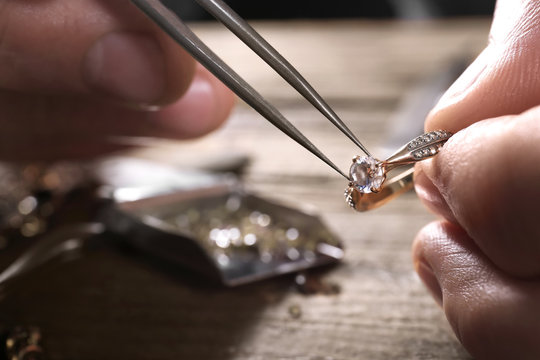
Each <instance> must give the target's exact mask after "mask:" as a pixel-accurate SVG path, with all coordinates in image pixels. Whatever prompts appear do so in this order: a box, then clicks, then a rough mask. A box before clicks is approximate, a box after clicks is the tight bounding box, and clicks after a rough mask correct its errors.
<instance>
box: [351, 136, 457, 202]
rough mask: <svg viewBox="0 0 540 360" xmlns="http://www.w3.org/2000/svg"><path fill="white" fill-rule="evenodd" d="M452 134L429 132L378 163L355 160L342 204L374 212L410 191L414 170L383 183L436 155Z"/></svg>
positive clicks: (361, 157)
mask: <svg viewBox="0 0 540 360" xmlns="http://www.w3.org/2000/svg"><path fill="white" fill-rule="evenodd" d="M452 135H453V134H452V133H450V132H448V131H443V130H438V131H431V132H428V133H425V134H423V135H420V136H418V137H416V138H415V139H413V140H412V141H410V142H408V143H407V144H405V145H404V146H403V147H402V148H401V149H399V150H398V151H396V152H395V153H394V154H393V155H392V156H390V157H389V158H388V159H386V160H384V161H381V160H377V159H375V158H373V157H371V156H357V157H355V158H354V159H353V163H352V165H351V169H350V171H349V178H350V179H351V181H350V182H349V186H348V188H347V189H346V190H345V200H346V201H347V203H348V204H349V205H350V206H351V207H352V208H353V209H355V210H357V211H367V210H371V209H375V208H377V207H379V206H381V205H383V204H385V203H387V202H388V201H390V200H392V199H393V198H395V197H397V196H399V195H401V194H403V193H405V192H407V191H409V190H410V189H412V187H413V173H414V168H408V169H406V170H404V171H402V172H401V173H399V174H397V175H396V176H394V177H392V178H390V179H389V180H388V181H386V177H387V174H388V172H389V171H390V170H393V169H396V168H398V167H401V166H410V165H411V164H414V163H415V162H418V161H422V160H425V159H428V158H430V157H433V156H435V155H437V154H438V153H439V151H440V149H441V148H442V147H443V145H444V144H445V143H446V142H447V141H448V139H450V137H451V136H452Z"/></svg>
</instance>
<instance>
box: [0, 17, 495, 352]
mask: <svg viewBox="0 0 540 360" xmlns="http://www.w3.org/2000/svg"><path fill="white" fill-rule="evenodd" d="M488 26H489V23H488V22H487V21H485V20H478V19H472V20H453V21H441V22H411V23H407V22H367V21H350V22H316V23H314V22H284V23H256V24H255V27H256V28H257V29H258V30H260V32H261V33H262V34H263V35H264V36H265V37H267V38H268V40H269V41H270V42H271V43H273V44H274V45H275V47H276V48H277V49H278V50H279V51H281V52H282V53H283V54H284V55H285V56H286V57H287V58H288V59H289V60H290V61H291V62H292V63H293V64H295V65H296V66H297V67H298V69H299V70H300V72H301V73H303V74H304V75H305V76H306V78H307V79H308V80H309V81H310V82H312V84H313V85H314V87H315V88H316V89H317V90H319V91H320V93H321V94H322V95H323V96H324V97H325V98H326V99H327V100H328V102H329V103H330V104H331V105H332V106H333V107H334V108H335V110H336V112H337V113H338V114H339V115H340V116H341V117H342V118H343V120H344V121H345V122H346V123H348V124H349V125H350V127H351V128H352V130H353V131H354V132H355V133H356V134H357V135H358V137H359V138H360V140H362V141H363V142H365V143H366V145H367V146H368V148H370V149H374V150H373V151H374V152H375V151H376V150H377V147H378V146H379V145H381V144H383V143H384V141H385V139H386V137H387V134H388V132H389V127H391V123H389V119H390V118H391V116H392V114H393V113H394V112H395V111H396V109H397V107H398V105H399V102H400V100H401V99H402V98H403V97H404V96H405V95H406V94H407V93H408V91H410V90H411V89H412V88H414V86H415V84H417V83H418V82H420V81H422V80H425V79H426V78H427V77H430V76H433V75H434V74H436V73H437V72H438V71H440V70H441V69H444V68H445V67H447V66H449V65H450V64H451V63H452V62H453V61H454V60H455V59H457V58H463V57H472V56H474V54H476V53H478V52H479V51H480V50H481V48H482V47H483V46H484V44H485V43H486V39H487V31H488ZM194 28H195V30H196V32H197V33H198V34H200V35H201V37H202V38H203V39H204V40H205V41H206V42H207V43H208V44H209V45H210V46H211V47H212V48H214V49H216V51H217V52H218V53H220V54H221V55H222V56H223V58H224V59H225V60H226V61H227V62H228V63H229V64H231V65H232V66H233V67H234V68H235V69H237V70H238V72H239V73H240V74H242V75H243V76H245V78H246V79H247V80H248V81H249V82H250V83H252V84H253V85H255V87H257V88H258V89H259V90H260V91H261V93H262V94H264V95H265V96H266V97H268V98H269V99H270V100H271V101H272V102H273V103H274V104H276V105H277V106H278V107H279V108H280V109H281V110H282V111H283V113H284V114H285V115H286V116H287V117H288V118H289V119H290V120H291V121H292V122H293V123H294V124H296V125H297V126H298V127H299V128H300V129H301V130H302V131H303V132H304V133H306V134H307V135H308V137H309V138H310V139H312V140H313V141H314V142H315V144H317V145H318V146H320V148H321V149H322V150H323V151H324V152H325V153H326V154H327V155H328V156H329V157H330V158H331V159H332V160H334V161H335V162H336V163H337V164H338V165H339V166H341V167H342V168H343V169H347V167H348V165H349V162H350V159H351V158H352V157H353V156H354V155H356V154H357V152H358V150H357V149H355V147H354V145H353V144H351V143H350V142H349V141H348V140H346V139H345V137H344V136H342V135H341V134H340V133H338V132H337V130H335V129H334V128H333V127H332V126H331V125H330V124H329V123H328V122H327V121H326V120H325V119H324V118H323V117H322V116H321V115H319V114H318V113H317V112H316V111H314V110H313V109H312V108H311V107H310V106H309V105H308V104H307V102H306V101H305V100H303V99H301V98H299V96H298V95H297V94H295V93H294V92H293V91H292V90H291V89H290V88H289V87H288V86H286V85H285V83H284V82H283V81H282V80H281V79H279V78H277V77H276V76H275V75H274V74H273V73H272V72H271V71H270V70H269V69H268V68H267V66H266V65H264V64H263V63H262V62H260V61H259V60H258V59H256V58H255V57H254V56H253V55H251V54H250V53H249V51H248V50H247V49H246V48H245V47H244V46H243V45H241V44H239V43H238V41H236V40H235V39H233V37H232V36H231V35H229V34H228V33H227V32H226V31H225V30H223V29H222V28H221V27H218V26H216V25H211V24H198V25H196V26H195V27H194ZM422 120H423V119H418V121H419V122H421V121H422ZM154 146H155V147H153V148H149V149H145V150H144V151H140V152H138V153H137V154H136V155H137V156H140V157H145V158H149V159H154V160H156V161H164V162H168V163H172V164H177V165H185V166H188V165H193V164H194V163H198V162H201V161H204V160H205V159H212V158H219V157H220V156H223V155H224V154H225V155H226V154H247V155H249V157H250V159H251V161H252V163H251V164H252V165H251V166H250V168H249V170H248V172H247V174H246V177H245V181H246V184H247V186H248V187H249V188H250V189H252V190H253V191H256V192H257V193H259V194H261V195H263V196H265V197H268V198H277V199H279V200H285V201H287V202H289V203H293V204H309V205H310V206H313V207H314V208H316V209H317V211H318V212H319V213H320V214H321V216H322V218H323V219H324V221H325V222H326V224H327V225H328V226H329V227H330V228H331V229H332V230H333V231H334V232H335V233H337V234H339V236H340V237H341V238H342V240H343V241H344V243H345V246H346V248H347V250H346V260H345V261H344V263H343V264H342V265H341V266H338V267H336V268H333V269H330V270H328V271H327V272H326V273H325V274H324V277H325V278H326V279H327V280H331V281H334V282H336V283H338V284H339V285H340V286H341V288H342V291H341V293H340V294H338V295H332V296H324V295H314V296H305V295H302V294H299V293H298V292H297V291H295V290H294V289H293V287H292V278H291V277H284V278H280V279H275V280H270V281H265V282H262V283H258V284H253V285H249V286H244V287H240V288H236V289H216V288H212V287H208V286H204V285H203V284H200V283H199V284H196V283H194V282H193V280H192V279H191V278H190V276H189V274H178V276H174V277H173V276H170V275H165V274H164V273H162V272H160V271H156V270H155V269H154V268H152V267H151V266H148V265H147V264H146V263H144V262H142V261H139V260H138V259H137V258H136V257H129V256H126V255H125V254H122V253H120V252H115V251H109V250H107V249H104V250H100V251H95V252H93V253H91V254H89V255H88V256H86V257H84V258H82V259H80V260H78V261H75V262H70V263H63V264H52V265H49V266H46V267H44V268H42V269H41V270H40V271H37V272H34V273H32V274H30V275H28V276H26V277H25V278H24V281H23V282H22V284H20V286H18V287H17V290H16V291H14V292H13V293H11V294H9V296H7V297H5V298H4V299H2V301H1V303H0V306H1V309H2V310H1V314H0V317H1V318H0V320H2V322H3V323H4V324H35V325H38V326H40V327H41V328H42V330H43V332H44V336H45V347H46V349H47V351H48V353H49V358H50V359H53V360H56V359H58V360H60V359H81V360H82V359H88V360H90V359H92V360H95V359H239V360H240V359H242V360H243V359H250V360H256V359H302V360H303V359H306V360H307V359H310V360H319V359H320V360H323V359H336V360H337V359H468V358H469V357H468V355H467V354H466V352H465V351H464V350H463V349H462V347H461V345H460V344H459V343H458V342H457V340H456V339H455V337H454V335H453V334H452V332H451V330H450V329H449V326H448V325H447V324H446V322H445V320H444V316H443V314H442V312H441V311H440V309H439V308H438V307H437V306H436V305H435V303H434V302H433V301H432V300H431V298H430V297H429V295H428V293H427V291H426V290H425V289H424V288H423V286H422V285H421V283H420V281H419V280H418V278H417V277H416V275H415V273H414V271H413V267H412V264H411V260H410V244H411V241H412V239H413V238H414V236H415V233H416V232H417V231H418V230H419V229H420V228H421V227H422V226H423V225H424V224H426V223H427V222H429V221H430V220H431V219H432V216H431V215H430V214H429V213H427V211H426V210H424V208H423V207H422V205H421V204H420V203H419V201H418V200H417V198H416V197H415V196H414V194H407V195H405V196H403V197H402V198H400V199H398V200H396V201H394V202H393V203H391V204H389V205H387V206H385V207H384V208H382V209H379V210H375V211H373V212H370V213H365V214H359V213H355V212H353V211H351V210H350V209H349V208H348V207H347V206H346V204H345V203H344V200H343V197H342V192H343V189H344V187H345V185H346V184H345V182H344V181H343V179H341V178H340V177H339V176H338V175H337V174H335V173H334V172H333V171H332V170H331V169H329V168H328V167H326V166H325V165H324V164H322V163H321V162H320V161H318V160H317V159H315V158H314V157H313V156H312V155H311V154H309V153H307V152H306V151H305V150H303V149H302V148H300V147H299V146H298V145H296V144H295V143H293V142H292V141H291V140H289V139H287V138H286V137H285V136H284V135H282V134H281V133H279V132H278V131H277V130H275V129H274V128H273V127H272V126H271V125H269V124H267V122H266V121H264V120H263V119H262V118H260V117H259V116H258V115H257V114H255V113H254V112H253V111H252V110H251V109H248V108H247V107H246V106H244V105H243V104H239V105H238V107H237V109H236V110H235V112H234V114H233V115H232V117H231V119H230V121H229V122H228V123H227V124H226V125H225V126H224V127H223V128H221V129H220V130H218V131H217V132H215V133H214V134H212V135H210V136H207V137H205V138H203V139H199V140H196V141H189V142H184V143H175V142H170V141H156V142H155V144H154ZM375 155H377V154H376V153H375ZM294 305H297V306H299V307H300V309H301V316H300V317H299V318H294V317H292V316H291V315H290V314H289V308H290V307H291V306H294Z"/></svg>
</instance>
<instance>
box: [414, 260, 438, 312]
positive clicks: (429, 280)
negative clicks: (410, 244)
mask: <svg viewBox="0 0 540 360" xmlns="http://www.w3.org/2000/svg"><path fill="white" fill-rule="evenodd" d="M414 267H415V270H416V273H417V274H418V276H419V277H420V279H421V280H422V281H423V282H424V285H426V287H427V288H428V290H429V292H430V293H431V295H432V296H433V298H434V299H435V301H436V302H437V304H439V306H442V303H443V297H442V290H441V285H439V281H438V280H437V277H436V276H435V273H434V272H433V269H432V268H431V266H429V264H428V263H427V262H426V261H425V260H423V259H421V260H418V261H416V262H415V264H414Z"/></svg>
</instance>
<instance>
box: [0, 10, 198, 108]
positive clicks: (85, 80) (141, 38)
mask: <svg viewBox="0 0 540 360" xmlns="http://www.w3.org/2000/svg"><path fill="white" fill-rule="evenodd" d="M193 72H194V61H193V60H192V59H191V58H190V57H189V56H188V55H187V54H186V53H185V52H184V51H183V50H182V49H180V48H179V46H177V45H176V43H174V42H173V41H172V40H171V39H169V38H168V36H166V35H165V34H164V33H162V32H161V31H160V30H159V29H158V28H157V26H155V25H154V24H152V23H151V22H150V21H149V20H147V19H146V17H145V16H144V15H142V14H141V13H139V11H138V10H137V9H136V8H135V7H134V6H133V5H132V4H131V3H130V2H129V1H128V0H77V1H73V0H49V1H2V2H1V3H0V88H1V89H3V90H15V91H18V92H41V93H60V94H62V93H82V94H85V93H86V94H96V95H98V96H106V97H110V98H112V99H116V100H120V101H128V102H133V103H144V104H162V103H168V102H172V101H174V100H176V99H178V98H179V97H180V96H181V95H182V94H183V93H184V92H185V91H186V90H187V88H188V85H189V83H190V81H191V78H192V76H193Z"/></svg>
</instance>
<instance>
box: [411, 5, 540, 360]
mask: <svg viewBox="0 0 540 360" xmlns="http://www.w3.org/2000/svg"><path fill="white" fill-rule="evenodd" d="M539 59H540V2H539V1H533V0H499V2H498V3H497V8H496V11H495V17H494V21H493V24H492V28H491V34H490V39H489V44H488V46H487V48H486V49H485V50H484V51H483V52H482V53H481V54H480V55H479V57H478V58H477V59H476V60H475V62H474V63H473V64H472V65H471V66H470V67H469V68H468V69H467V70H466V71H465V73H464V74H463V75H462V76H461V77H460V79H458V80H457V81H456V83H455V84H454V85H452V87H451V88H450V89H449V90H448V92H447V93H446V94H445V95H444V96H443V98H442V99H441V100H440V102H439V103H438V105H437V106H436V107H435V109H434V110H433V111H432V112H431V114H430V115H429V116H428V119H427V121H426V130H435V129H445V130H449V131H452V132H456V134H455V135H454V136H453V137H452V138H451V139H450V140H449V141H448V142H447V143H446V144H445V146H444V147H443V149H442V150H441V152H440V153H439V155H437V156H436V157H435V158H433V159H431V160H428V161H425V162H422V163H420V164H418V165H417V167H416V179H415V183H416V190H417V193H418V195H419V196H420V198H421V199H422V200H423V202H424V203H425V204H426V205H427V206H428V207H429V208H430V209H431V210H433V211H434V212H435V213H436V214H438V215H439V216H440V220H438V221H435V222H433V223H431V224H429V225H427V226H426V227H424V228H423V229H422V230H421V231H420V233H419V234H418V235H417V237H416V239H415V241H414V244H413V261H414V264H415V268H416V270H417V272H418V274H419V276H420V278H421V279H422V280H423V281H424V283H425V284H426V285H427V287H428V289H429V291H430V292H431V293H432V294H433V296H434V298H435V299H436V301H437V302H438V303H439V304H440V305H441V307H442V308H443V310H444V312H445V314H446V317H447V319H448V321H449V323H450V325H451V326H452V328H453V330H454V332H455V333H456V335H457V337H458V338H459V340H460V341H461V342H462V344H463V345H464V347H465V348H466V349H467V350H468V351H469V352H470V354H471V355H473V356H474V357H475V358H476V359H539V358H540V341H539V339H538V334H540V107H538V105H540V61H539Z"/></svg>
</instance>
